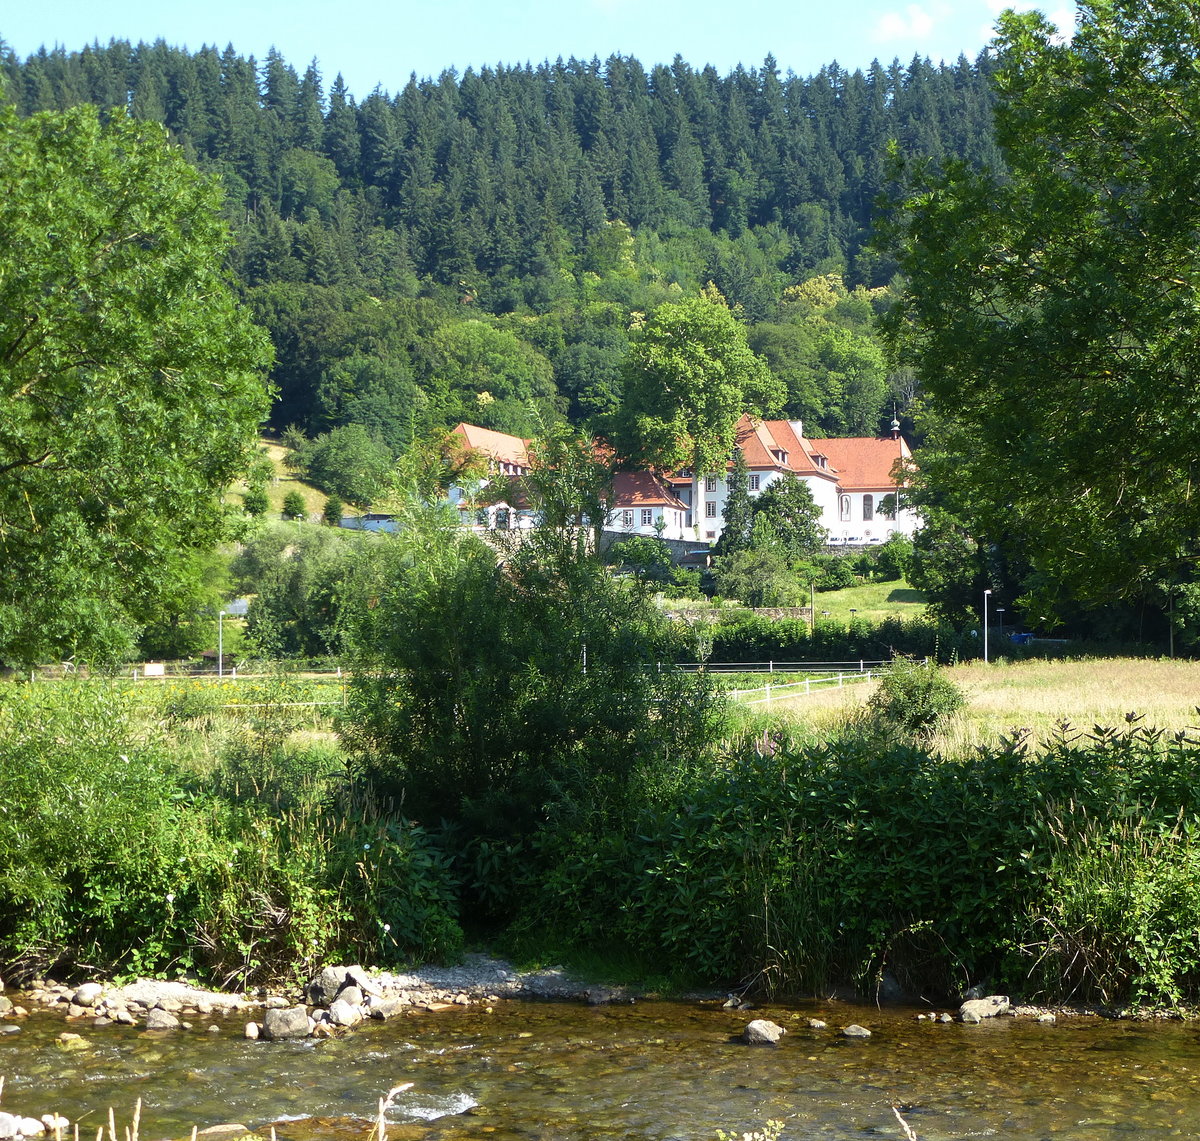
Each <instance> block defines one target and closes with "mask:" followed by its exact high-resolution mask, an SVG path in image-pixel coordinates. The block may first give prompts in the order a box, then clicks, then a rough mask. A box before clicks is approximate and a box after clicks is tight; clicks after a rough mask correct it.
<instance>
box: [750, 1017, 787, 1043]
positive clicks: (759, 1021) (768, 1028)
mask: <svg viewBox="0 0 1200 1141" xmlns="http://www.w3.org/2000/svg"><path fill="white" fill-rule="evenodd" d="M786 1033H787V1030H785V1029H784V1028H783V1027H782V1026H780V1025H778V1024H777V1023H774V1022H769V1021H768V1020H767V1019H765V1018H756V1019H754V1021H753V1022H748V1023H747V1024H746V1029H745V1030H743V1031H742V1041H743V1042H745V1043H746V1044H747V1045H748V1046H774V1045H775V1044H776V1043H777V1042H778V1041H779V1039H780V1038H782V1037H783V1036H784V1035H785V1034H786Z"/></svg>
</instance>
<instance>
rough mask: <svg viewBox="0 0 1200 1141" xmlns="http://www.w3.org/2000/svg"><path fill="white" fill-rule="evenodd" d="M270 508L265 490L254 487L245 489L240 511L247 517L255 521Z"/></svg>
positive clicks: (269, 501)
mask: <svg viewBox="0 0 1200 1141" xmlns="http://www.w3.org/2000/svg"><path fill="white" fill-rule="evenodd" d="M270 507H271V500H270V499H269V498H268V496H267V489H266V488H265V487H259V486H254V487H248V488H246V491H245V493H244V494H243V495H242V510H243V511H245V512H246V514H247V515H251V516H253V517H254V518H256V519H257V518H258V517H259V516H261V515H265V514H266V513H267V511H268V510H269V509H270Z"/></svg>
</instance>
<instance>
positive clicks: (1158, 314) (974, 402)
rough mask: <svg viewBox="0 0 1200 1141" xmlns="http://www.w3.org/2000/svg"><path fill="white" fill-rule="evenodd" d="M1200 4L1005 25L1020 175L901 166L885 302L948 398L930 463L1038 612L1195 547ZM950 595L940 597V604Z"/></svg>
mask: <svg viewBox="0 0 1200 1141" xmlns="http://www.w3.org/2000/svg"><path fill="white" fill-rule="evenodd" d="M1194 22H1195V12H1194V10H1193V7H1192V5H1191V4H1188V3H1182V2H1178V0H1166V2H1163V3H1155V4H1141V3H1137V2H1136V0H1114V2H1104V3H1100V2H1095V3H1092V2H1085V3H1082V4H1081V5H1079V11H1078V22H1077V27H1076V28H1075V30H1074V32H1073V35H1072V37H1071V39H1070V41H1069V42H1068V43H1066V44H1063V43H1060V42H1059V41H1058V38H1057V36H1056V34H1055V31H1054V29H1053V28H1052V26H1051V25H1050V24H1049V23H1048V22H1047V21H1046V20H1045V18H1044V17H1042V16H1041V15H1038V14H1033V13H1025V14H1021V15H1017V14H1014V13H1008V14H1006V15H1005V16H1004V17H1002V19H1001V23H1000V35H999V44H998V59H999V69H998V71H997V75H996V84H997V89H998V92H999V102H998V105H997V107H996V115H995V121H996V138H997V142H998V143H999V146H1000V148H1001V151H1002V154H1003V159H1004V169H1000V168H999V167H993V168H992V169H983V170H979V169H976V168H974V167H973V166H971V165H970V164H966V163H961V162H952V163H948V164H945V166H944V167H943V169H942V170H941V171H940V172H939V171H935V170H933V169H932V168H931V167H927V166H924V165H922V164H920V163H917V164H910V166H909V168H908V169H907V170H906V171H904V172H903V176H904V178H905V180H906V182H907V192H906V193H905V195H904V196H903V198H902V200H900V201H898V202H896V203H895V205H894V209H893V210H892V213H891V218H890V225H889V227H888V228H887V232H888V235H889V240H890V242H891V243H892V244H893V246H894V248H895V250H896V251H897V254H898V258H899V261H900V264H901V268H902V270H903V271H904V273H905V275H906V277H907V278H908V283H907V287H906V290H905V294H904V297H903V299H902V300H901V301H900V303H899V304H898V306H897V307H896V308H895V309H894V310H893V312H892V314H891V315H890V316H889V318H888V329H889V335H890V338H891V340H892V343H893V347H894V348H895V349H896V350H897V351H898V353H899V356H900V359H901V360H902V361H903V362H905V363H907V364H909V365H911V366H912V367H913V368H914V369H915V370H916V371H917V373H918V374H919V375H920V376H921V378H922V381H923V383H924V385H925V389H926V395H925V400H926V403H927V407H928V409H929V410H930V411H931V412H932V413H933V414H934V415H933V417H932V418H931V419H930V422H929V423H930V427H931V429H932V433H931V440H930V443H931V444H932V447H930V448H929V449H927V450H925V451H924V452H923V456H922V462H921V472H922V474H921V479H922V482H923V483H924V484H926V485H927V486H928V487H929V488H931V489H933V490H934V491H935V492H937V491H944V490H945V489H947V488H951V487H957V488H958V489H960V491H961V493H962V494H961V502H956V503H955V504H953V505H952V509H953V513H954V514H955V516H956V517H957V518H959V519H960V520H962V521H963V523H964V524H965V527H966V530H967V532H968V534H969V535H970V537H971V538H972V539H975V540H978V541H980V542H981V543H983V544H984V545H986V546H993V545H994V546H996V547H998V548H999V549H1000V550H1001V551H1003V552H1006V553H1008V554H1010V555H1013V556H1015V557H1018V558H1019V559H1020V560H1021V561H1025V560H1027V561H1028V562H1029V563H1030V564H1031V568H1032V572H1033V573H1031V574H1029V575H1028V576H1026V577H1025V578H1024V581H1023V587H1022V588H1023V591H1024V592H1027V593H1028V594H1029V595H1030V596H1031V597H1032V598H1033V599H1034V600H1035V602H1036V605H1034V606H1031V607H1030V609H1031V611H1032V612H1033V613H1034V614H1035V615H1037V616H1039V617H1040V616H1042V615H1046V616H1048V617H1052V616H1053V615H1054V614H1055V613H1056V610H1057V611H1058V612H1060V613H1068V612H1069V611H1070V609H1071V606H1072V603H1073V602H1080V603H1083V604H1085V605H1090V606H1106V605H1108V604H1109V603H1110V602H1112V601H1113V600H1116V599H1120V598H1129V599H1135V600H1136V599H1138V598H1140V597H1144V596H1145V595H1146V593H1147V591H1148V590H1149V589H1150V588H1151V587H1152V584H1153V583H1154V582H1155V581H1156V580H1164V579H1165V580H1168V581H1169V580H1170V579H1172V578H1173V577H1174V574H1175V573H1176V571H1177V569H1178V568H1181V567H1186V566H1189V565H1190V564H1191V563H1192V562H1193V561H1194V559H1195V556H1196V538H1195V537H1196V533H1197V532H1196V517H1195V497H1194V495H1193V491H1192V487H1193V484H1192V475H1191V472H1190V471H1189V469H1188V465H1187V464H1186V463H1185V464H1180V463H1179V457H1181V456H1190V455H1192V454H1194V453H1195V451H1196V429H1197V424H1198V423H1200V416H1198V415H1197V413H1198V412H1200V403H1198V396H1197V394H1198V392H1200V389H1198V388H1197V385H1196V383H1195V371H1196V343H1197V336H1198V334H1200V326H1198V321H1197V314H1198V313H1200V305H1198V299H1200V265H1198V263H1197V259H1196V257H1195V249H1194V243H1193V242H1192V241H1191V239H1190V237H1188V235H1189V234H1190V233H1191V232H1192V231H1193V229H1194V228H1195V225H1196V221H1197V219H1198V217H1200V214H1198V212H1200V199H1198V198H1197V195H1196V194H1195V186H1196V180H1197V175H1198V173H1200V168H1198V163H1200V159H1198V158H1197V156H1196V154H1195V152H1194V151H1193V150H1192V149H1191V148H1186V147H1185V148H1182V149H1181V148H1178V147H1176V146H1174V145H1172V143H1171V141H1170V140H1172V139H1173V138H1175V137H1177V135H1178V134H1179V133H1180V132H1186V131H1188V130H1190V129H1191V124H1192V123H1194V122H1195V121H1196V118H1197V116H1198V115H1200V91H1198V90H1197V87H1196V85H1195V84H1194V83H1193V82H1192V77H1191V72H1192V67H1193V55H1192V51H1191V47H1190V44H1191V41H1192V37H1193V35H1194ZM935 601H937V600H936V599H935Z"/></svg>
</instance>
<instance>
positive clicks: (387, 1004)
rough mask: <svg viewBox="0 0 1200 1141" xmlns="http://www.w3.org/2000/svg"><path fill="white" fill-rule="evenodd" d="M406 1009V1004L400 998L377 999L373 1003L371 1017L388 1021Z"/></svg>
mask: <svg viewBox="0 0 1200 1141" xmlns="http://www.w3.org/2000/svg"><path fill="white" fill-rule="evenodd" d="M403 1009H404V1003H403V1001H402V1000H401V999H398V998H377V999H375V1001H374V1002H372V1003H371V1011H370V1013H371V1017H372V1018H380V1019H388V1018H395V1016H396V1015H397V1014H399V1013H400V1012H401V1011H402V1010H403Z"/></svg>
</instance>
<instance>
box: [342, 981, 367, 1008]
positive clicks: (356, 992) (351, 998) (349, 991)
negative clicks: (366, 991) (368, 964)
mask: <svg viewBox="0 0 1200 1141" xmlns="http://www.w3.org/2000/svg"><path fill="white" fill-rule="evenodd" d="M337 997H338V998H339V999H340V1000H341V1001H342V1002H348V1003H349V1004H350V1005H351V1006H362V1004H363V1000H364V996H363V992H362V990H361V989H360V988H359V987H357V986H355V985H354V983H347V984H346V985H345V986H344V987H342V989H341V990H340V991H338V994H337Z"/></svg>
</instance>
